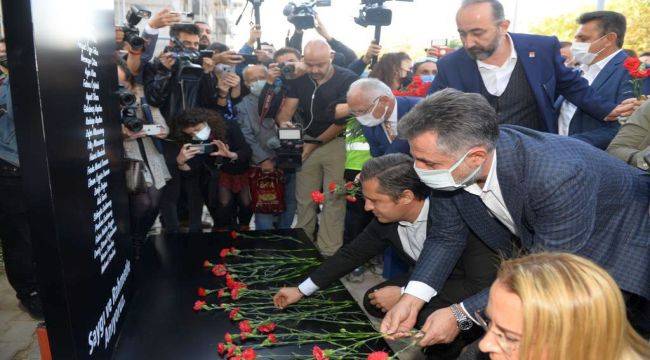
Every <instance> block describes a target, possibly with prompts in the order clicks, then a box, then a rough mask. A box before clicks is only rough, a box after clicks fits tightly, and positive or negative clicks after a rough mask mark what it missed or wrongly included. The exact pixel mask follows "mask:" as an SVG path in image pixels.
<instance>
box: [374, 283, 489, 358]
mask: <svg viewBox="0 0 650 360" xmlns="http://www.w3.org/2000/svg"><path fill="white" fill-rule="evenodd" d="M409 277H410V274H406V275H402V276H399V277H396V278H394V279H389V280H387V281H384V282H383V283H381V284H379V285H377V286H374V287H372V288H370V289H369V290H368V291H367V292H366V294H365V295H364V296H363V307H364V308H365V309H366V311H367V312H368V313H369V314H370V315H372V316H374V317H378V318H383V317H384V313H383V312H382V311H381V309H379V308H377V307H376V306H374V305H373V304H371V303H370V297H369V295H370V293H372V292H373V291H375V290H378V289H381V288H383V287H386V286H399V287H404V286H406V284H407V283H408V281H409ZM465 282H466V280H464V279H450V280H448V281H447V282H446V283H445V285H444V286H443V287H442V289H441V290H440V292H439V293H438V295H436V296H434V297H433V298H431V300H430V301H429V303H427V304H426V305H425V306H424V307H423V308H422V310H420V313H419V314H418V318H417V322H416V324H415V326H416V327H417V328H420V327H422V325H424V323H425V322H426V320H427V318H428V317H429V315H431V314H432V313H433V312H434V311H436V310H438V309H443V308H446V307H449V306H451V305H452V304H457V303H459V302H460V301H462V300H463V298H464V295H465V294H464V290H463V288H464V286H465ZM461 293H463V297H460V296H459V295H460V294H461ZM482 334H483V331H482V330H481V329H480V327H478V326H473V327H472V329H470V330H469V331H464V332H461V334H460V335H459V336H458V337H457V338H456V339H455V340H454V341H453V342H451V343H449V344H438V345H433V346H430V347H428V348H426V349H425V353H426V355H427V359H435V360H447V359H456V358H457V357H458V356H459V355H460V353H461V351H462V350H463V348H464V347H465V346H466V345H468V344H471V343H472V342H474V341H476V340H477V339H478V338H479V337H481V336H482Z"/></svg>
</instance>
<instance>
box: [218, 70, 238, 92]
mask: <svg viewBox="0 0 650 360" xmlns="http://www.w3.org/2000/svg"><path fill="white" fill-rule="evenodd" d="M240 82H241V79H240V78H239V76H238V75H237V74H234V73H230V72H223V73H222V74H221V76H220V77H219V82H218V83H217V89H219V93H220V94H228V92H229V91H230V89H236V88H239V84H240Z"/></svg>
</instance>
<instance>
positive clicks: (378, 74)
mask: <svg viewBox="0 0 650 360" xmlns="http://www.w3.org/2000/svg"><path fill="white" fill-rule="evenodd" d="M404 60H411V58H410V57H409V56H408V55H407V54H406V53H405V52H397V53H388V54H385V55H384V56H382V57H381V59H380V60H379V61H378V62H377V64H375V66H374V67H373V68H372V71H371V72H370V74H369V75H368V77H371V78H375V79H379V80H380V81H381V82H383V83H384V84H386V85H388V87H390V88H391V89H393V86H394V85H395V81H397V83H398V84H399V80H400V79H399V72H400V70H401V69H402V61H404Z"/></svg>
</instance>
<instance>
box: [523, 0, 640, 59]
mask: <svg viewBox="0 0 650 360" xmlns="http://www.w3.org/2000/svg"><path fill="white" fill-rule="evenodd" d="M605 9H606V10H610V11H616V12H619V13H621V14H623V15H625V17H626V19H627V33H626V35H625V45H624V46H623V47H624V48H626V49H633V50H636V51H637V52H643V51H650V0H612V1H608V2H607V3H606V5H605ZM594 10H595V8H594V7H584V8H581V9H580V10H578V11H575V12H571V13H566V14H563V15H560V16H554V17H549V18H546V19H544V20H542V21H541V22H540V23H539V24H536V25H535V26H533V27H531V33H533V34H541V35H552V36H557V38H558V39H560V41H572V40H573V36H574V35H575V33H576V30H577V29H578V24H577V22H576V19H577V18H578V17H579V16H580V14H582V13H584V12H588V11H594Z"/></svg>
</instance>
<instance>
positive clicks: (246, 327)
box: [239, 320, 253, 333]
mask: <svg viewBox="0 0 650 360" xmlns="http://www.w3.org/2000/svg"><path fill="white" fill-rule="evenodd" d="M239 330H241V331H242V332H247V333H251V332H253V328H252V327H251V323H250V321H248V320H244V321H242V322H240V323H239Z"/></svg>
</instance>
